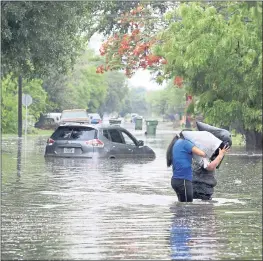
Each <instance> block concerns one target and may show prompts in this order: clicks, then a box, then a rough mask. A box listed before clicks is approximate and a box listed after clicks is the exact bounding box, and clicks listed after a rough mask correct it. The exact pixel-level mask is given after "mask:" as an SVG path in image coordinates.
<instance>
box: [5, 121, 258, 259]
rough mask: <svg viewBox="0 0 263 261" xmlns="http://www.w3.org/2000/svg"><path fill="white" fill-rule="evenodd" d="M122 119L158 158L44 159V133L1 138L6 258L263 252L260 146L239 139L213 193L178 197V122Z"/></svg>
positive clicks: (160, 256) (198, 256)
mask: <svg viewBox="0 0 263 261" xmlns="http://www.w3.org/2000/svg"><path fill="white" fill-rule="evenodd" d="M125 127H127V128H128V129H129V130H130V131H131V132H132V133H133V134H134V135H135V136H136V137H137V138H138V139H142V140H144V142H145V144H146V145H148V146H150V147H152V148H153V149H154V151H155V152H156V159H154V160H151V161H145V160H136V161H131V160H91V159H68V158H65V159H64V158H58V159H45V158H44V157H43V155H44V149H45V142H46V140H47V138H48V137H47V136H40V137H30V136H28V137H27V138H26V139H25V138H23V139H22V140H18V138H16V137H13V138H12V137H9V138H2V189H1V193H2V194H1V228H2V231H1V235H2V236H1V240H2V244H1V256H2V260H14V259H16V260H47V259H53V260H54V259H60V260H65V259H70V260H128V259H130V260H139V259H147V260H175V259H185V260H222V259H227V260H229V259H243V260H262V157H261V155H247V154H246V153H245V152H244V149H243V148H241V147H233V148H232V149H231V151H230V153H229V154H228V155H227V156H226V157H225V159H224V161H223V163H222V164H221V166H220V169H219V170H218V171H217V174H216V177H217V181H218V185H217V186H216V187H215V193H214V198H213V200H212V201H199V200H195V201H194V202H193V203H180V202H177V197H176V195H175V193H174V191H173V190H172V188H171V186H170V178H171V173H172V170H171V168H167V167H166V161H165V153H166V148H167V146H168V144H169V142H170V141H171V139H172V137H173V135H174V134H175V131H173V130H171V128H166V129H164V127H165V125H164V124H163V125H162V124H159V125H158V126H157V133H156V136H146V135H145V134H144V132H145V130H142V131H135V130H134V126H133V125H132V124H126V126H125ZM19 143H21V144H19ZM18 147H19V148H20V149H18Z"/></svg>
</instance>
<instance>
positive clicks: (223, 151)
mask: <svg viewBox="0 0 263 261" xmlns="http://www.w3.org/2000/svg"><path fill="white" fill-rule="evenodd" d="M229 149H230V147H229V146H227V145H225V146H224V148H223V149H219V155H220V158H221V159H222V158H223V157H224V156H225V154H226V153H227V152H228V151H229Z"/></svg>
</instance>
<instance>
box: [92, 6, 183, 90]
mask: <svg viewBox="0 0 263 261" xmlns="http://www.w3.org/2000/svg"><path fill="white" fill-rule="evenodd" d="M151 15H152V13H151V11H150V10H149V9H147V8H144V7H143V6H142V5H138V6H137V7H136V8H134V9H132V10H131V11H130V12H129V13H128V12H126V13H124V14H123V15H122V16H121V19H120V20H119V21H118V22H119V23H120V24H125V25H127V24H128V25H129V33H125V34H124V33H121V32H117V33H115V34H114V35H113V36H111V37H109V38H108V39H107V41H105V42H104V43H103V44H102V46H101V48H100V54H101V55H102V56H105V64H104V65H100V66H99V67H98V68H97V73H104V72H105V71H108V70H124V71H125V74H126V76H127V77H128V78H130V77H131V76H132V75H133V74H134V73H135V72H136V71H137V70H138V69H150V70H152V71H154V72H156V74H157V77H156V81H157V82H159V83H160V82H162V80H163V79H164V75H163V74H161V73H160V72H158V71H159V68H160V67H161V66H163V65H165V64H167V60H166V59H165V57H163V56H159V55H155V54H154V53H153V52H152V50H151V47H152V46H153V45H154V44H158V42H157V39H156V32H155V31H154V30H152V28H153V24H154V23H155V22H156V19H155V18H152V19H146V17H149V16H151ZM158 19H159V18H158ZM175 84H176V85H178V86H179V87H181V86H182V81H181V80H180V81H179V82H178V83H177V82H176V83H175Z"/></svg>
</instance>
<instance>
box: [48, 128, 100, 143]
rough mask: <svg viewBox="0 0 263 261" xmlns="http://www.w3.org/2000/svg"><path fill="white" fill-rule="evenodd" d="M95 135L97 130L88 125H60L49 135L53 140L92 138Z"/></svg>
mask: <svg viewBox="0 0 263 261" xmlns="http://www.w3.org/2000/svg"><path fill="white" fill-rule="evenodd" d="M96 136H97V130H96V129H93V128H90V127H82V126H80V127H76V126H73V127H71V126H62V127H59V128H58V129H57V130H56V131H55V132H54V133H53V134H52V136H51V139H53V140H92V139H94V138H95V137H96Z"/></svg>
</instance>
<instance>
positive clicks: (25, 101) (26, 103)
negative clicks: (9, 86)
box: [22, 94, 32, 135]
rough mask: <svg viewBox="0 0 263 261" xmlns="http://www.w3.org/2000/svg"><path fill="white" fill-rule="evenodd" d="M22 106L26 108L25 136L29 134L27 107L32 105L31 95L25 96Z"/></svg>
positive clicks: (23, 96)
mask: <svg viewBox="0 0 263 261" xmlns="http://www.w3.org/2000/svg"><path fill="white" fill-rule="evenodd" d="M22 104H23V105H24V106H26V125H25V135H26V134H27V106H29V105H30V104H32V97H31V96H30V95H29V94H23V95H22Z"/></svg>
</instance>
